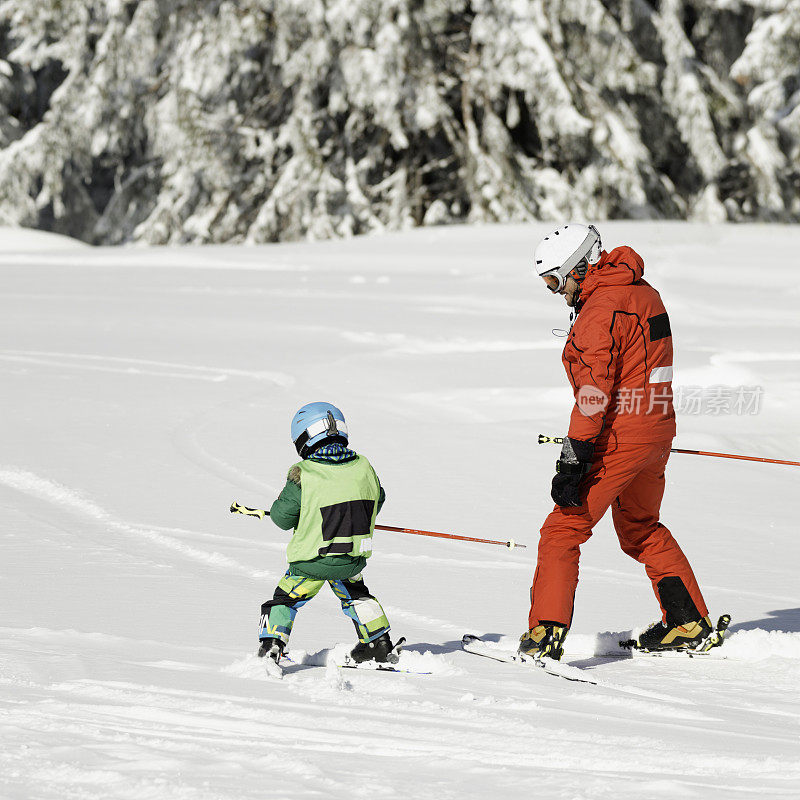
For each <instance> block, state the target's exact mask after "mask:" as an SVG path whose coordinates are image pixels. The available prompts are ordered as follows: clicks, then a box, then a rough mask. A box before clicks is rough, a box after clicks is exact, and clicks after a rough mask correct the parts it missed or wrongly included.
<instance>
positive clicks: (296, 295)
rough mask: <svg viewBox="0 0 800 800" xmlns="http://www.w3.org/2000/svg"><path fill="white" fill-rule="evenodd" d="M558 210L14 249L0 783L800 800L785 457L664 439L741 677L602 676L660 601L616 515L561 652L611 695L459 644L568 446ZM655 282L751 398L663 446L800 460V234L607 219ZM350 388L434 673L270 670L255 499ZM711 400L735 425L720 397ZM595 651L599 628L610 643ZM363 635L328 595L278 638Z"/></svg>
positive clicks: (696, 419) (397, 620)
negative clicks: (551, 234)
mask: <svg viewBox="0 0 800 800" xmlns="http://www.w3.org/2000/svg"><path fill="white" fill-rule="evenodd" d="M544 232H545V230H544V226H542V225H530V226H509V227H485V228H449V229H433V230H430V229H429V230H421V231H415V232H412V233H408V234H404V235H386V236H382V237H375V238H364V239H355V240H351V241H346V242H336V243H316V244H296V245H273V246H267V247H259V248H238V247H224V246H223V247H207V248H185V249H122V250H113V249H89V248H85V247H81V246H76V245H74V243H72V242H69V241H67V240H61V239H57V238H56V237H49V236H42V235H41V234H30V236H28V235H27V234H23V233H21V232H19V231H1V232H0V242H1V243H2V244H3V247H2V248H0V249H1V250H2V253H3V254H2V255H0V270H1V272H0V274H1V275H2V280H0V375H1V376H2V377H1V379H0V380H2V392H0V420H2V429H1V430H2V434H1V437H0V442H2V445H1V447H2V449H1V450H0V518H1V519H2V525H1V526H0V539H1V540H2V567H1V568H0V578H1V579H2V580H0V704H1V705H2V713H0V745H1V746H0V797H2V798H4V799H5V798H112V797H113V798H136V800H141V799H142V798H169V799H170V800H172V798H192V799H193V800H196V799H198V798H201V799H205V798H231V800H233V799H234V798H236V800H239V799H240V798H292V799H293V800H303V799H304V798H316V797H320V796H327V797H331V798H337V799H338V798H373V797H376V796H377V797H387V798H392V797H407V796H412V797H428V796H431V797H434V796H435V797H437V798H440V800H449V798H464V797H467V798H473V797H474V798H481V797H486V796H489V795H494V796H498V797H508V798H523V797H525V798H527V797H531V796H536V797H548V798H549V797H559V798H578V797H580V798H605V797H609V798H610V797H613V798H659V797H670V798H672V797H677V796H680V797H703V798H708V797H726V798H728V797H756V796H758V797H776V798H777V797H785V798H789V797H796V796H798V794H800V747H798V744H800V697H799V696H798V693H797V686H798V679H800V590H798V588H797V576H796V570H797V563H798V557H799V556H800V540H798V536H797V522H796V507H797V504H796V491H797V486H798V477H800V472H798V470H797V469H796V468H792V467H783V466H775V465H767V464H755V463H747V462H740V461H729V460H722V459H708V458H701V457H697V456H684V455H675V456H673V458H672V460H671V463H670V467H669V470H668V481H669V485H668V489H667V495H666V498H665V502H664V507H663V519H664V521H665V523H666V524H667V525H669V526H670V528H671V529H672V530H673V531H674V533H675V534H676V535H677V537H678V538H679V541H680V542H681V544H682V546H683V548H684V550H685V551H686V552H687V554H688V555H689V557H690V559H691V561H692V563H693V565H694V568H695V571H696V573H697V575H698V577H699V579H700V582H701V586H702V587H703V589H704V592H705V594H706V599H707V600H708V602H709V605H710V606H711V609H712V614H714V615H718V614H720V613H722V612H725V611H727V612H730V613H731V614H732V615H733V617H734V624H733V626H732V635H731V638H730V641H729V644H727V645H726V647H725V651H726V653H727V655H728V658H727V659H726V660H706V661H702V662H698V661H697V660H694V661H688V660H687V661H683V660H676V659H637V660H611V659H608V658H601V657H600V654H602V653H603V652H607V650H608V645H609V643H613V641H614V640H615V639H617V638H619V635H620V634H622V635H625V634H626V633H627V632H629V631H631V630H632V629H635V628H637V627H640V626H643V625H645V624H647V623H648V622H650V621H652V620H653V619H655V618H656V616H657V614H658V608H657V605H656V603H655V601H654V599H653V597H652V594H651V592H650V588H649V583H648V581H647V580H646V578H645V576H644V574H643V571H642V570H641V568H640V567H639V566H638V565H637V564H635V563H634V562H632V561H631V560H630V559H628V558H627V557H626V556H624V555H623V554H622V553H621V552H620V551H619V549H618V548H617V546H616V543H615V542H616V539H615V536H614V533H613V529H612V528H611V525H610V520H604V521H603V523H602V524H601V525H600V526H598V529H597V530H596V535H595V536H594V537H593V538H592V540H590V542H588V543H587V545H586V546H585V547H584V552H583V559H582V572H581V577H582V580H581V584H580V586H579V588H578V597H577V603H576V612H575V620H574V626H573V630H572V632H571V634H570V637H569V639H568V640H567V650H566V656H565V658H566V659H567V660H568V661H570V662H571V663H574V664H576V665H578V666H582V667H584V668H586V669H587V671H588V672H589V674H591V676H592V677H594V678H596V679H599V680H600V682H601V685H600V686H596V687H595V686H588V685H583V684H575V683H568V682H567V681H563V680H560V679H558V678H554V677H552V676H547V675H544V674H538V673H532V672H528V671H525V670H521V669H520V668H517V667H514V666H513V665H505V664H500V663H496V662H492V661H488V660H485V659H479V658H476V657H474V656H471V655H468V654H465V653H462V652H461V651H460V649H459V647H458V641H459V639H460V637H461V634H462V633H464V632H466V631H470V632H473V633H477V634H490V635H493V638H494V639H497V638H498V637H501V636H507V637H510V638H511V639H513V638H515V637H517V636H518V635H519V634H520V633H521V632H522V631H523V630H524V629H525V626H526V619H527V611H528V588H529V585H530V581H531V578H532V573H533V565H534V563H535V556H536V543H537V539H538V528H539V526H540V525H541V522H542V520H543V519H544V517H545V515H546V514H547V512H548V511H549V509H550V507H551V503H550V501H549V497H548V488H549V481H550V477H551V475H552V469H553V462H554V460H555V458H556V456H557V450H556V449H554V448H552V447H550V446H547V447H545V446H541V447H540V446H538V445H537V444H536V436H537V434H538V433H540V432H541V433H550V434H554V435H561V434H563V433H564V431H565V425H566V420H567V416H568V412H569V407H570V403H571V396H570V394H569V391H568V390H567V388H566V382H565V379H564V377H563V374H562V368H561V365H560V359H559V351H560V348H561V344H562V341H561V340H560V339H558V338H556V337H554V336H553V335H552V334H551V329H553V328H559V327H565V326H566V324H567V314H566V313H565V308H564V306H563V305H562V304H561V301H560V300H559V299H557V298H553V297H552V296H550V295H549V293H547V292H546V291H543V290H542V288H541V286H540V285H539V283H538V282H537V281H535V280H534V279H533V278H532V277H531V275H530V271H529V263H530V254H531V251H532V247H533V244H534V243H535V242H536V241H537V239H538V237H539V236H540V235H542V234H543V233H544ZM602 232H603V233H604V239H605V242H606V244H607V245H608V246H613V245H615V244H618V243H623V242H625V243H629V244H631V245H633V246H634V247H635V248H636V249H637V250H639V251H640V252H641V253H642V255H643V256H644V258H645V263H646V264H647V268H646V277H648V278H649V279H650V280H651V281H652V282H653V283H654V284H655V285H656V287H657V288H659V290H660V291H661V293H662V296H663V297H664V300H665V302H666V304H667V307H668V309H669V311H670V315H671V319H672V327H673V332H674V336H675V342H676V351H677V352H676V368H675V385H676V387H677V386H683V387H696V388H695V389H694V390H693V391H695V392H698V391H699V392H700V393H701V394H702V395H703V397H705V398H706V399H707V398H708V397H710V396H712V394H713V392H715V391H718V389H717V390H715V389H714V387H719V386H731V387H739V386H744V387H753V386H760V387H762V388H763V395H762V396H761V398H760V408H759V409H758V411H759V413H756V414H750V413H747V414H735V413H724V412H725V410H724V409H723V410H722V411H723V413H716V414H711V413H702V414H695V413H689V412H690V411H691V408H689V409H687V410H685V412H684V413H683V414H682V415H681V417H680V419H679V436H678V439H677V440H676V446H678V447H687V448H701V449H709V450H722V451H729V452H735V453H752V454H758V455H763V456H767V457H774V458H788V459H793V460H799V459H800V447H798V445H800V425H798V422H797V408H798V403H799V402H800V374H799V373H798V361H800V347H798V344H797V341H798V328H799V327H800V318H798V315H797V310H796V307H797V302H798V295H799V294H800V284H799V283H798V279H797V270H796V260H797V252H798V251H799V250H800V232H798V230H797V229H796V228H781V227H765V226H746V227H736V228H729V227H708V226H692V225H686V224H649V223H648V224H632V223H627V224H625V223H616V224H606V225H604V226H603V228H602ZM317 399H330V400H332V401H334V402H336V403H337V404H338V405H340V406H341V407H342V408H343V409H344V411H345V413H346V415H347V417H348V422H349V425H350V429H351V441H352V443H353V445H354V447H355V448H356V449H358V450H362V451H363V452H364V453H365V454H367V455H369V457H370V459H371V460H372V462H373V463H374V465H375V466H376V469H377V471H378V473H379V474H380V476H381V479H382V481H383V483H384V485H385V486H386V489H387V493H388V499H387V502H386V505H385V508H384V511H383V513H382V516H381V521H382V522H383V523H384V524H390V525H391V524H394V525H404V526H413V527H422V528H429V529H433V530H443V531H451V532H457V533H461V534H464V535H467V536H480V537H491V538H507V537H513V538H515V539H516V540H517V541H519V542H522V543H525V544H527V545H528V548H527V549H526V550H522V549H520V550H513V551H508V550H506V549H503V548H500V547H492V546H489V545H477V544H475V545H473V544H468V543H456V542H448V541H443V540H437V539H430V538H422V537H416V536H404V535H400V534H394V533H378V534H376V542H375V550H376V553H375V556H374V558H373V559H372V560H371V563H370V565H369V568H368V570H367V573H366V578H367V583H368V585H369V586H370V588H371V589H372V590H373V591H374V592H375V593H376V594H377V595H378V597H379V598H380V599H381V601H382V602H383V603H384V605H385V606H386V608H387V612H388V613H389V616H390V619H391V620H392V622H393V626H394V633H395V634H396V635H405V636H406V637H407V638H408V642H409V645H408V649H407V651H406V653H405V655H404V660H405V661H407V662H408V663H409V664H410V665H412V666H416V667H419V668H424V669H427V670H429V671H431V672H432V673H433V674H431V675H428V676H419V675H388V674H375V673H369V672H356V671H352V670H351V671H340V670H337V669H336V668H335V667H327V668H326V667H313V666H301V667H297V668H296V669H295V670H294V671H292V672H290V673H289V674H288V675H287V676H286V678H285V679H284V681H283V682H280V683H279V682H270V681H268V680H267V679H266V678H265V676H264V674H263V672H262V668H261V664H260V663H259V662H258V660H257V659H256V658H255V657H254V656H253V652H254V649H255V648H254V643H255V637H256V625H257V620H258V610H259V606H260V604H261V602H263V600H265V599H267V598H268V597H269V596H271V593H272V590H273V588H274V582H275V581H276V580H277V578H278V577H279V575H280V574H281V573H282V570H283V568H284V564H285V560H284V549H285V542H286V538H285V534H283V533H282V532H281V531H279V530H278V529H277V528H275V526H273V525H272V524H271V523H270V522H269V521H268V520H267V521H258V520H256V519H252V518H246V517H240V516H235V517H234V516H231V515H230V514H229V513H228V506H229V504H230V502H231V501H232V500H234V499H236V500H238V501H240V502H242V503H245V504H249V505H261V506H264V505H267V504H269V503H270V502H271V501H272V499H273V498H274V496H275V494H276V492H277V491H278V490H279V489H280V487H281V486H282V485H283V481H284V477H285V471H286V469H287V468H288V466H289V465H290V464H291V463H293V461H294V460H295V456H294V451H293V448H292V446H291V443H290V442H289V439H288V426H289V420H290V417H291V415H292V413H293V412H294V410H295V409H296V407H298V406H299V405H300V404H302V403H305V402H308V401H311V400H317ZM717 410H718V411H719V406H717ZM603 632H606V633H608V634H609V635H607V636H600V635H599V634H601V633H603ZM351 641H353V630H352V626H351V624H350V622H349V621H348V620H347V619H346V618H345V617H344V616H343V615H342V614H341V613H340V611H339V609H338V603H337V602H336V600H335V598H334V597H333V595H332V594H331V593H329V592H328V593H325V592H323V593H321V594H320V596H319V597H318V598H317V599H315V600H314V601H313V602H312V603H311V604H310V605H309V606H307V607H306V608H305V609H304V610H303V611H301V613H300V615H299V617H298V622H297V625H296V628H295V633H294V635H293V639H292V648H293V650H294V651H296V652H297V653H298V654H299V655H300V656H302V655H303V653H305V654H307V656H308V659H309V660H310V661H317V662H320V663H322V662H323V661H324V658H325V655H326V652H327V651H328V650H329V649H330V648H333V647H335V646H336V645H340V646H341V645H343V644H344V643H347V642H351Z"/></svg>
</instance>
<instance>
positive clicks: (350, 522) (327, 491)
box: [286, 456, 381, 562]
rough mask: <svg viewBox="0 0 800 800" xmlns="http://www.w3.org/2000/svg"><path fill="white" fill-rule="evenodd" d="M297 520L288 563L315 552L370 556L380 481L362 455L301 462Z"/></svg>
mask: <svg viewBox="0 0 800 800" xmlns="http://www.w3.org/2000/svg"><path fill="white" fill-rule="evenodd" d="M296 466H297V467H298V468H299V470H300V488H301V494H300V519H299V520H298V522H297V528H296V529H295V532H294V535H293V536H292V539H291V541H290V542H289V547H288V548H287V550H286V556H287V559H288V560H289V562H294V561H310V560H311V559H314V558H319V557H320V556H343V555H349V556H364V557H366V558H368V557H369V556H370V555H372V533H373V531H374V530H375V517H376V516H377V514H378V498H379V497H380V492H381V488H380V483H379V482H378V476H377V475H376V474H375V470H374V469H372V465H371V464H370V463H369V461H367V459H366V458H364V456H358V457H357V458H355V459H353V460H352V461H346V462H343V463H339V464H320V463H318V462H316V461H301V462H300V463H299V464H297V465H296Z"/></svg>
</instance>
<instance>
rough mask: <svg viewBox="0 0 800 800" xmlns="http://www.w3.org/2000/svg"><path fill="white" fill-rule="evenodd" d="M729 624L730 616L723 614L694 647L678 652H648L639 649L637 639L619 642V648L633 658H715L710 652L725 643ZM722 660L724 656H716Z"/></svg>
mask: <svg viewBox="0 0 800 800" xmlns="http://www.w3.org/2000/svg"><path fill="white" fill-rule="evenodd" d="M730 624H731V615H730V614H723V615H722V616H721V617H720V618H719V620H718V621H717V625H716V627H715V628H714V629H713V630H712V631H711V633H709V634H708V636H706V638H705V639H703V641H701V642H700V643H699V644H698V645H696V646H695V647H684V648H681V649H679V650H649V649H648V648H646V647H641V646H640V645H639V642H638V640H637V639H625V640H622V641H620V643H619V646H620V647H621V648H622V649H623V650H628V651H629V652H630V653H631V654H633V655H634V656H637V657H638V656H657V657H664V656H668V655H669V656H688V657H689V658H702V657H704V656H705V657H708V656H711V655H714V656H716V655H717V654H716V653H712V651H713V650H714V649H715V648H717V647H721V646H722V645H723V644H724V642H725V636H726V634H727V632H728V626H729V625H730ZM718 657H719V658H724V657H725V656H718Z"/></svg>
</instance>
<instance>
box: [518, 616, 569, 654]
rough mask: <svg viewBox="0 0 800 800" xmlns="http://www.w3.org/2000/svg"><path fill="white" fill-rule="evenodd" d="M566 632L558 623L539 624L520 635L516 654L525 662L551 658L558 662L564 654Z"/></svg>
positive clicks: (566, 628)
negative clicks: (525, 660)
mask: <svg viewBox="0 0 800 800" xmlns="http://www.w3.org/2000/svg"><path fill="white" fill-rule="evenodd" d="M568 630H569V628H568V627H567V626H566V625H561V624H559V623H558V622H541V623H540V624H539V625H537V626H536V627H535V628H531V629H530V630H529V631H528V632H527V633H523V634H522V636H521V637H520V640H519V648H518V649H517V652H518V653H519V654H520V655H521V656H522V657H523V659H527V660H531V659H532V660H534V661H541V659H543V658H552V659H553V660H554V661H560V660H561V656H562V655H563V654H564V639H565V638H566V635H567V631H568Z"/></svg>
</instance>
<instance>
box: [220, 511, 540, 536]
mask: <svg viewBox="0 0 800 800" xmlns="http://www.w3.org/2000/svg"><path fill="white" fill-rule="evenodd" d="M231 514H245V515H246V516H248V517H258V518H259V519H264V517H268V516H269V511H265V510H264V509H263V508H248V507H247V506H241V505H239V503H237V502H236V501H234V502H233V503H231ZM375 528H376V529H377V530H381V531H392V532H394V533H413V534H414V535H415V536H436V537H438V538H440V539H458V540H459V541H461V542H480V543H481V544H499V545H502V546H503V547H508V548H512V547H527V545H525V544H519V543H518V542H515V541H514V540H513V539H509V540H508V541H507V542H501V541H498V540H497V539H475V538H473V537H472V536H457V535H456V534H454V533H437V532H436V531H418V530H414V529H413V528H395V527H393V526H392V525H376V526H375Z"/></svg>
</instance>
